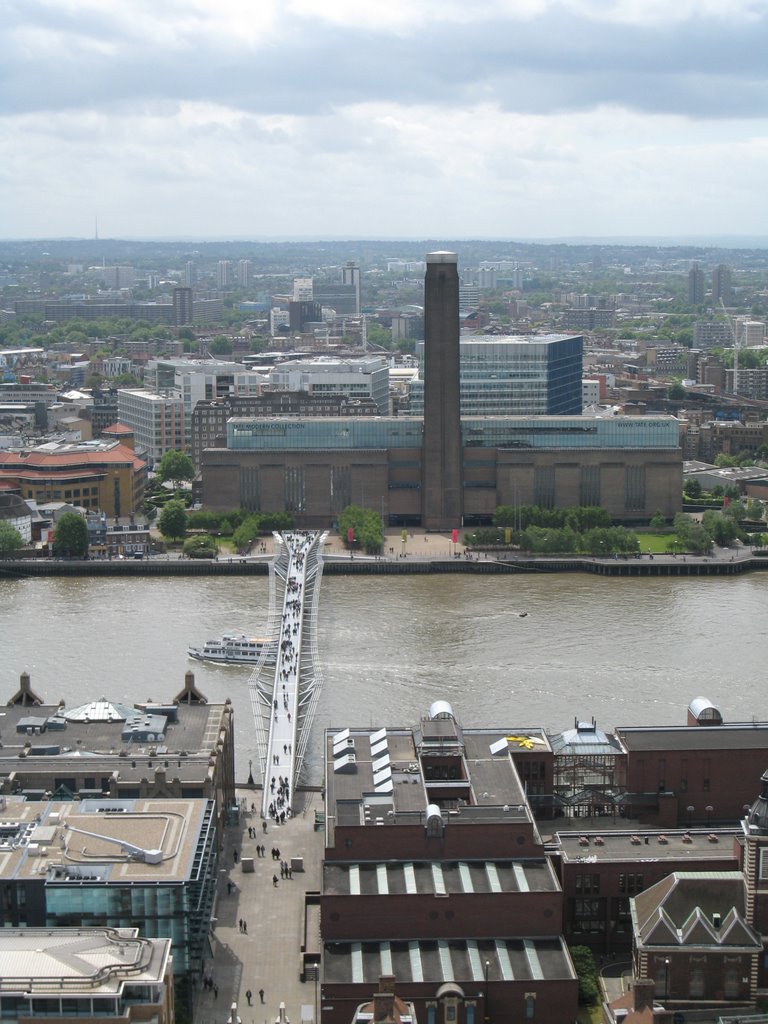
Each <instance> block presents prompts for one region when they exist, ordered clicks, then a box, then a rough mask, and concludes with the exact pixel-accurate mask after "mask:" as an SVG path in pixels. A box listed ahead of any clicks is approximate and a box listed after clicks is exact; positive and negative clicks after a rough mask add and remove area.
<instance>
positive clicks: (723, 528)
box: [701, 508, 738, 548]
mask: <svg viewBox="0 0 768 1024" xmlns="http://www.w3.org/2000/svg"><path fill="white" fill-rule="evenodd" d="M701 525H702V526H703V527H704V529H705V530H706V531H707V533H708V534H709V536H710V537H711V538H712V540H713V541H714V542H715V544H717V545H719V546H720V547H721V548H727V547H729V545H730V544H732V543H733V541H734V540H735V539H736V536H737V534H738V526H737V523H736V520H735V519H734V518H733V516H729V515H725V514H724V513H722V512H715V511H714V509H711V508H710V509H707V511H706V512H705V513H704V515H703V516H702V517H701Z"/></svg>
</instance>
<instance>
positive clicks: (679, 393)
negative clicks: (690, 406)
mask: <svg viewBox="0 0 768 1024" xmlns="http://www.w3.org/2000/svg"><path fill="white" fill-rule="evenodd" d="M686 394H687V392H686V390H685V388H684V387H683V385H682V384H681V383H680V382H679V381H676V382H675V383H674V384H670V386H669V388H668V389H667V398H669V399H671V400H672V401H673V402H680V401H682V400H683V399H684V398H685V396H686Z"/></svg>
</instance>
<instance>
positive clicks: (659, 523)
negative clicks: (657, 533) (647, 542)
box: [649, 509, 667, 530]
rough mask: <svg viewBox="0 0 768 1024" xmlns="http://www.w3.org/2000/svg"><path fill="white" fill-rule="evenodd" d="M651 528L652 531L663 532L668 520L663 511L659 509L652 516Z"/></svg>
mask: <svg viewBox="0 0 768 1024" xmlns="http://www.w3.org/2000/svg"><path fill="white" fill-rule="evenodd" d="M649 525H650V527H651V529H652V530H663V529H664V527H665V526H666V525H667V520H666V519H665V518H664V513H663V512H662V511H661V509H657V510H656V511H655V512H654V513H653V515H652V516H651V522H650V524H649Z"/></svg>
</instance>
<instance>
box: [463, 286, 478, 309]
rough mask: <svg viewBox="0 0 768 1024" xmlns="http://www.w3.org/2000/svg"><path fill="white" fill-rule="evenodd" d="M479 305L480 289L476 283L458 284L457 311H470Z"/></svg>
mask: <svg viewBox="0 0 768 1024" xmlns="http://www.w3.org/2000/svg"><path fill="white" fill-rule="evenodd" d="M479 305H480V289H479V288H478V287H477V285H476V284H460V285H459V312H460V313H470V312H471V311H472V310H474V309H477V308H478V306H479Z"/></svg>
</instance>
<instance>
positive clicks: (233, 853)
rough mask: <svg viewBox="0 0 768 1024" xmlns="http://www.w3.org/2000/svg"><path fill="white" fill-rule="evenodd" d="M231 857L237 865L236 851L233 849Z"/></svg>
mask: <svg viewBox="0 0 768 1024" xmlns="http://www.w3.org/2000/svg"><path fill="white" fill-rule="evenodd" d="M232 856H233V857H234V859H235V864H237V849H234V850H233V851H232Z"/></svg>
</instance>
